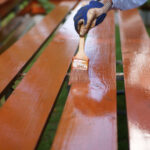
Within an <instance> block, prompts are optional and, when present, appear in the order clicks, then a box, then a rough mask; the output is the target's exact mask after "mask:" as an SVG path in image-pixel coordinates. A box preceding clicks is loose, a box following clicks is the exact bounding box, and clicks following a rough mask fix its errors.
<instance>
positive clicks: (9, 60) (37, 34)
mask: <svg viewBox="0 0 150 150" xmlns="http://www.w3.org/2000/svg"><path fill="white" fill-rule="evenodd" d="M74 5H75V2H66V3H65V2H62V3H60V4H59V5H58V6H57V7H56V8H55V9H54V10H53V11H52V12H51V13H50V14H48V15H47V16H46V17H45V18H44V19H43V20H42V21H41V22H40V23H39V24H37V25H36V26H34V27H33V28H32V29H31V30H30V31H29V32H28V33H27V34H25V35H24V36H23V37H22V38H21V39H20V40H18V41H17V42H16V43H15V44H14V45H13V46H11V47H10V48H9V49H8V50H7V51H5V52H4V53H2V54H1V55H0V93H1V92H2V91H3V90H4V88H5V87H6V86H7V85H8V84H9V83H10V81H12V80H13V79H14V77H15V76H16V75H17V73H18V72H19V71H20V70H21V69H22V68H23V67H24V66H25V64H26V63H27V62H28V61H29V60H30V58H31V57H32V56H33V55H34V54H35V52H36V51H37V50H38V49H39V48H40V46H41V45H42V44H43V42H44V41H45V40H46V39H47V38H48V37H49V36H50V34H51V33H52V32H53V31H54V30H55V28H56V27H57V26H58V25H59V24H60V22H61V21H62V20H63V18H64V17H65V16H66V14H67V13H68V12H69V10H70V9H71V8H72V7H73V6H74Z"/></svg>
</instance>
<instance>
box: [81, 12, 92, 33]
mask: <svg viewBox="0 0 150 150" xmlns="http://www.w3.org/2000/svg"><path fill="white" fill-rule="evenodd" d="M92 26H93V27H94V26H95V13H94V11H93V10H92V9H91V10H89V12H88V14H87V23H86V25H85V24H80V27H79V29H80V30H79V34H80V36H85V35H86V34H87V33H88V31H89V30H90V28H92Z"/></svg>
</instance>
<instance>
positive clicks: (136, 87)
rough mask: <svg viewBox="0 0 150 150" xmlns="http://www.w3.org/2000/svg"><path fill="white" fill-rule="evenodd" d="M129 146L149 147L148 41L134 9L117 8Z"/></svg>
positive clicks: (138, 149)
mask: <svg viewBox="0 0 150 150" xmlns="http://www.w3.org/2000/svg"><path fill="white" fill-rule="evenodd" d="M120 33H121V45H122V56H123V68H124V77H125V91H126V103H127V118H128V130H129V145H130V150H148V149H150V116H149V115H150V41H149V37H148V34H147V32H146V30H145V27H144V24H143V22H142V19H141V17H140V15H139V13H138V11H137V10H130V11H125V12H120Z"/></svg>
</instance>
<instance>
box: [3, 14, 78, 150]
mask: <svg viewBox="0 0 150 150" xmlns="http://www.w3.org/2000/svg"><path fill="white" fill-rule="evenodd" d="M73 16H74V13H73V14H72V15H71V16H70V17H69V18H68V19H67V21H66V23H65V24H64V25H63V26H62V27H61V28H60V29H59V31H58V32H57V34H56V36H55V38H54V39H53V41H52V42H51V43H50V44H49V45H48V46H47V48H46V49H45V51H44V52H43V53H42V55H41V56H40V57H39V59H38V60H37V61H36V62H35V64H34V65H33V67H32V68H31V70H30V71H29V72H28V74H27V75H26V76H25V78H24V79H23V80H22V82H21V83H20V84H19V86H18V87H17V88H16V90H15V91H14V93H13V94H12V95H11V96H10V97H9V98H8V100H7V101H6V103H5V104H4V105H3V107H2V108H1V109H0V118H1V119H0V149H11V150H16V149H17V150H20V149H21V150H30V149H31V150H33V149H34V148H35V146H36V143H37V141H38V139H39V137H40V134H41V131H42V129H43V127H44V124H45V122H46V120H47V117H48V115H49V112H50V111H51V108H52V106H53V104H54V101H55V99H56V97H57V94H58V92H59V90H60V87H61V84H62V82H63V80H64V78H65V75H66V73H67V70H68V68H69V66H70V63H71V60H72V57H73V55H74V53H75V51H76V49H77V47H78V40H79V39H78V35H77V33H76V31H75V30H74V24H73V19H72V18H73Z"/></svg>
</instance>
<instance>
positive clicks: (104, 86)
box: [52, 12, 117, 150]
mask: <svg viewBox="0 0 150 150" xmlns="http://www.w3.org/2000/svg"><path fill="white" fill-rule="evenodd" d="M86 53H87V55H88V56H89V58H90V64H89V80H90V83H77V84H74V85H72V87H71V90H70V93H69V96H68V99H67V102H66V105H65V108H64V112H63V115H62V118H61V121H60V123H59V127H58V130H57V133H56V137H55V139H54V142H53V145H52V150H58V149H59V150H116V149H117V129H116V127H117V121H116V120H117V117H116V77H115V73H116V69H115V68H116V67H115V64H116V63H115V30H114V15H113V12H111V13H109V14H108V16H107V19H106V20H105V21H104V22H103V23H102V24H101V25H100V26H98V27H97V28H96V29H94V30H92V31H91V32H90V33H89V35H88V37H87V41H86Z"/></svg>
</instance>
